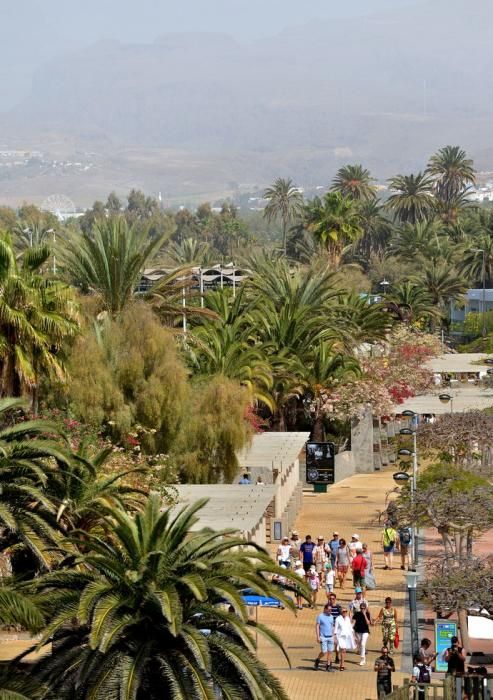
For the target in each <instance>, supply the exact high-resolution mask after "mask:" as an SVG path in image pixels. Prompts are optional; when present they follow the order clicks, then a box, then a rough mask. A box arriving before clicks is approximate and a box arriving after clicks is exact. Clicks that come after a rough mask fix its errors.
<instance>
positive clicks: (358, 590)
mask: <svg viewBox="0 0 493 700" xmlns="http://www.w3.org/2000/svg"><path fill="white" fill-rule="evenodd" d="M354 592H355V593H363V591H362V589H361V588H360V587H359V586H356V588H355V589H354Z"/></svg>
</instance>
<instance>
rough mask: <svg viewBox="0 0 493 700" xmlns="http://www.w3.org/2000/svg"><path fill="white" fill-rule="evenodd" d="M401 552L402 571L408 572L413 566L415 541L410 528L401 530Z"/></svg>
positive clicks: (401, 528)
mask: <svg viewBox="0 0 493 700" xmlns="http://www.w3.org/2000/svg"><path fill="white" fill-rule="evenodd" d="M398 534H399V550H400V553H401V569H403V570H406V569H407V570H408V571H409V567H410V566H411V561H412V560H411V555H410V552H411V545H412V541H413V536H412V532H411V528H410V527H400V528H399V532H398Z"/></svg>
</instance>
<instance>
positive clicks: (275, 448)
mask: <svg viewBox="0 0 493 700" xmlns="http://www.w3.org/2000/svg"><path fill="white" fill-rule="evenodd" d="M309 439H310V433H309V432H299V433H294V432H293V433H285V432H283V433H276V432H266V433H259V434H258V435H255V436H254V438H253V440H252V443H251V445H250V447H249V448H247V449H245V450H243V451H242V452H241V453H240V454H239V455H238V462H239V463H240V467H241V468H242V469H248V468H250V467H270V468H276V469H279V471H282V468H283V466H284V467H288V466H290V465H291V464H293V462H294V461H295V460H297V459H298V456H299V454H300V452H301V450H302V449H303V448H304V446H305V443H306V441H307V440H309Z"/></svg>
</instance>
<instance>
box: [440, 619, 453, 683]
mask: <svg viewBox="0 0 493 700" xmlns="http://www.w3.org/2000/svg"><path fill="white" fill-rule="evenodd" d="M452 637H457V623H456V622H449V621H448V620H435V651H436V653H437V654H438V656H437V658H436V662H435V668H436V670H437V671H439V672H445V671H446V670H447V662H446V661H444V660H443V654H444V652H445V650H446V649H448V648H449V647H450V646H452V644H451V643H450V640H451V639H452Z"/></svg>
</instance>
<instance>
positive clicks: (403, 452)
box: [397, 447, 413, 462]
mask: <svg viewBox="0 0 493 700" xmlns="http://www.w3.org/2000/svg"><path fill="white" fill-rule="evenodd" d="M397 456H398V457H400V458H401V459H402V461H403V462H409V461H410V459H411V457H412V456H413V453H412V452H411V450H408V449H407V448H406V447H402V448H401V449H400V450H397Z"/></svg>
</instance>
